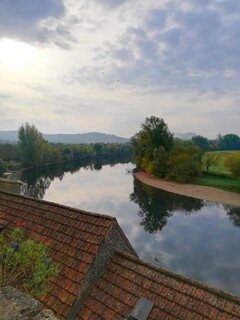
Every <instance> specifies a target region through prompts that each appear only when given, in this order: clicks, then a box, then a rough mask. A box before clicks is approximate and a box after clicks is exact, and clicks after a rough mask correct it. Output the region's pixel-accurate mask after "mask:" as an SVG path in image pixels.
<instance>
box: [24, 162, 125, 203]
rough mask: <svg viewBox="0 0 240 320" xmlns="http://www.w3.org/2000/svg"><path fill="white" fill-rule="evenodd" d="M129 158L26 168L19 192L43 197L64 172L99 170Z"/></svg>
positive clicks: (61, 177) (60, 178)
mask: <svg viewBox="0 0 240 320" xmlns="http://www.w3.org/2000/svg"><path fill="white" fill-rule="evenodd" d="M128 162H129V159H126V160H125V159H122V160H119V159H118V160H101V159H97V160H96V161H89V160H85V161H81V162H69V163H64V164H60V165H52V166H47V167H42V168H37V169H32V170H27V171H24V172H23V173H22V176H21V177H20V179H21V181H23V182H24V185H23V186H21V194H23V195H26V196H30V197H34V198H39V199H43V198H44V195H45V191H46V190H47V189H48V188H49V187H50V185H51V182H52V181H53V180H54V179H56V178H58V179H59V180H60V181H61V180H63V178H64V175H65V173H66V172H70V173H75V172H77V171H79V170H80V169H81V168H84V169H85V170H91V171H95V170H101V169H102V166H103V165H108V164H110V165H115V164H117V163H128Z"/></svg>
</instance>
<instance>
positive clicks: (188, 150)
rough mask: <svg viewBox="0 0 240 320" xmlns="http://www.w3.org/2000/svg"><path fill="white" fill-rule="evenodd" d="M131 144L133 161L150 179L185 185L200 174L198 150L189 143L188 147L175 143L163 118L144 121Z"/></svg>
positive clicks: (200, 155)
mask: <svg viewBox="0 0 240 320" xmlns="http://www.w3.org/2000/svg"><path fill="white" fill-rule="evenodd" d="M132 142H133V145H134V162H135V163H136V165H137V166H138V167H140V168H141V169H143V170H145V171H146V172H148V173H150V174H152V175H154V176H158V177H162V178H164V177H168V178H170V179H173V180H177V181H180V182H189V181H191V180H193V179H194V177H196V176H197V175H199V174H200V172H201V158H202V151H201V150H200V148H198V147H197V146H196V145H194V144H193V142H191V143H190V145H189V146H184V145H181V144H180V145H179V143H177V142H176V143H175V142H174V139H173V134H172V133H171V132H170V131H169V129H168V126H167V124H166V123H165V122H164V120H163V119H159V118H157V117H154V116H151V117H150V118H146V120H145V122H144V123H143V124H142V126H141V130H140V131H139V132H138V133H136V134H135V135H134V137H133V138H132Z"/></svg>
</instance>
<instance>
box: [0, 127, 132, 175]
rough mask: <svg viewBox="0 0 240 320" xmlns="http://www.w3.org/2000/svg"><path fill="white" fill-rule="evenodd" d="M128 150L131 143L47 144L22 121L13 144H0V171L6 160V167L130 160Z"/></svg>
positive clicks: (34, 128)
mask: <svg viewBox="0 0 240 320" xmlns="http://www.w3.org/2000/svg"><path fill="white" fill-rule="evenodd" d="M132 153H133V147H132V144H131V143H125V144H118V143H107V144H106V143H92V144H65V143H49V142H48V141H46V140H45V139H44V138H43V135H42V134H41V133H40V132H39V131H38V130H37V128H36V127H35V126H34V125H30V124H29V123H25V124H22V125H21V126H20V128H19V130H18V144H17V145H12V144H0V174H1V173H2V172H4V171H5V170H6V162H7V163H8V167H9V168H10V169H11V164H12V163H14V162H20V163H21V166H22V167H24V168H33V167H40V166H43V165H49V164H57V163H63V162H75V161H81V160H85V159H110V160H111V159H120V158H127V157H128V158H129V159H131V156H132ZM1 168H2V169H1Z"/></svg>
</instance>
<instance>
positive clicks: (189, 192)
mask: <svg viewBox="0 0 240 320" xmlns="http://www.w3.org/2000/svg"><path fill="white" fill-rule="evenodd" d="M134 176H135V177H136V178H137V179H138V180H139V181H141V182H142V183H144V184H147V185H149V186H151V187H155V188H158V189H162V190H165V191H168V192H173V193H177V194H181V195H183V196H188V197H192V198H197V199H202V200H208V201H214V202H221V203H225V204H230V205H234V206H240V195H239V194H237V193H233V192H228V191H223V190H220V189H217V188H211V187H206V186H200V185H194V184H182V183H178V182H175V181H166V180H163V179H158V178H155V177H153V176H151V175H149V174H147V173H145V172H136V173H135V174H134Z"/></svg>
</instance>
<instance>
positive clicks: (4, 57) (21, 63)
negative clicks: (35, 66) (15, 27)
mask: <svg viewBox="0 0 240 320" xmlns="http://www.w3.org/2000/svg"><path fill="white" fill-rule="evenodd" d="M35 57H36V49H35V48H34V47H32V46H30V45H28V44H25V43H22V42H18V41H14V40H9V39H3V40H1V41H0V65H1V64H3V65H4V66H5V67H7V68H10V69H20V68H23V67H26V66H27V65H29V64H30V63H31V62H33V60H34V58H35Z"/></svg>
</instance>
